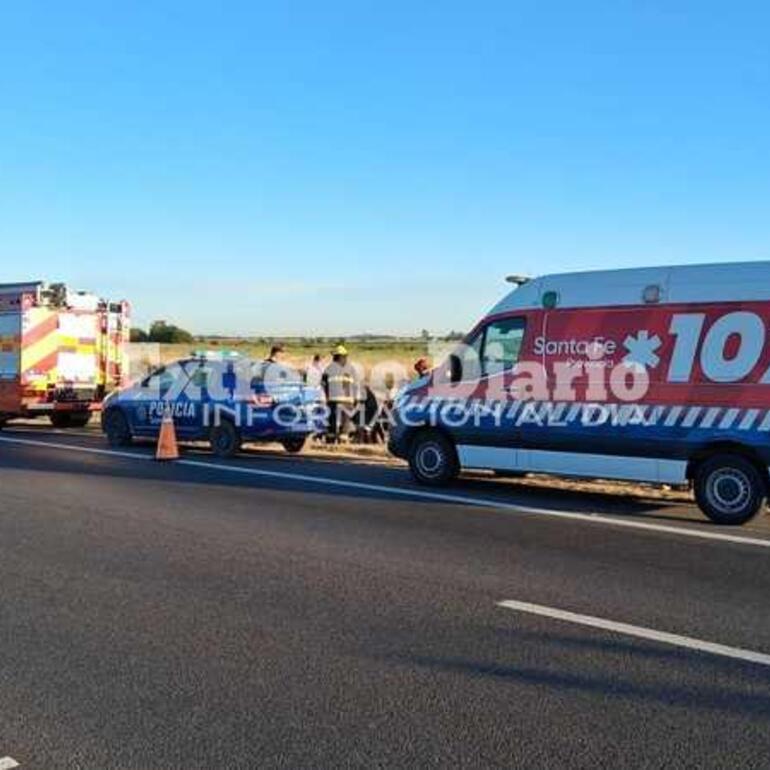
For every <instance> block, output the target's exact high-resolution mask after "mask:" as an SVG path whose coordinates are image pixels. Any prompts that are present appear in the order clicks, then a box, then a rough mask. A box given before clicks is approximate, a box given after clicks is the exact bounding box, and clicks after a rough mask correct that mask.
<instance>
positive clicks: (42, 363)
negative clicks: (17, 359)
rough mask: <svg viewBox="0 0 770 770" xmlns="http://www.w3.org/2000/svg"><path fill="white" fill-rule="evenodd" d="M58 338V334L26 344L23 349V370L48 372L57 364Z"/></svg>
mask: <svg viewBox="0 0 770 770" xmlns="http://www.w3.org/2000/svg"><path fill="white" fill-rule="evenodd" d="M58 350H59V348H58V340H57V339H56V334H51V335H49V336H48V337H45V338H44V339H42V340H40V341H39V342H37V343H35V344H34V345H31V346H28V347H27V346H25V347H23V348H22V351H21V368H22V371H23V372H28V371H31V370H33V369H34V370H35V371H39V372H47V371H49V370H50V369H52V368H54V367H55V366H56V362H57V358H58Z"/></svg>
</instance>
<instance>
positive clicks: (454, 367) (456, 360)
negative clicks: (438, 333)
mask: <svg viewBox="0 0 770 770" xmlns="http://www.w3.org/2000/svg"><path fill="white" fill-rule="evenodd" d="M447 363H448V364H449V381H450V382H460V381H461V380H462V378H463V362H462V361H461V360H460V356H458V355H456V354H455V353H452V354H450V356H449V358H448V359H447Z"/></svg>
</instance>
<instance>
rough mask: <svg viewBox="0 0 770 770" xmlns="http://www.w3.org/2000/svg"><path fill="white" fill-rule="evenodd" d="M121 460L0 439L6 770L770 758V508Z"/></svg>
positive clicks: (11, 433) (41, 438) (670, 763)
mask: <svg viewBox="0 0 770 770" xmlns="http://www.w3.org/2000/svg"><path fill="white" fill-rule="evenodd" d="M20 442H28V443H20ZM46 444H48V445H46ZM51 444H55V445H56V446H52V445H51ZM104 450H105V446H104V444H103V443H102V442H101V441H100V440H99V439H95V438H88V437H85V436H66V435H54V434H51V433H46V432H40V431H26V430H6V431H3V432H2V434H0V543H1V544H2V546H1V547H2V559H1V560H0V612H1V613H2V615H1V616H0V693H2V709H1V710H0V767H3V761H4V758H12V759H13V760H14V761H15V762H18V763H19V766H20V767H21V768H40V769H41V770H59V768H88V769H89V770H110V769H111V768H131V769H134V768H136V769H142V770H144V769H145V768H180V770H182V769H184V770H190V769H192V768H207V769H212V768H263V767H287V768H300V767H423V766H435V767H481V766H489V767H527V768H533V767H549V768H551V767H586V768H589V767H590V768H596V767H613V768H614V767H680V766H691V767H719V768H724V767H731V768H736V767H753V768H766V767H768V766H770V759H769V758H770V611H769V610H768V608H769V607H770V570H768V567H769V566H770V548H769V547H767V546H768V544H769V543H770V527H768V524H767V517H763V519H760V520H759V521H757V522H756V523H754V524H753V525H752V526H751V527H749V528H741V529H740V530H734V529H730V530H725V529H723V528H717V527H714V526H712V525H709V524H708V523H706V522H704V521H702V520H701V519H700V518H699V516H698V515H697V513H695V512H694V510H693V509H691V508H689V507H687V506H674V505H666V504H662V503H657V502H653V501H629V500H622V499H613V498H610V497H607V498H600V497H598V496H586V495H574V494H573V495H570V494H569V493H563V492H562V493H553V492H551V493H549V492H547V491H543V490H540V491H538V490H532V489H527V488H521V487H517V485H516V484H514V483H510V482H508V483H502V482H495V481H491V480H487V479H475V480H468V481H466V482H463V483H462V484H460V485H459V486H457V487H455V488H453V489H452V490H451V491H450V492H449V493H448V494H447V495H446V496H445V497H431V496H429V495H424V494H422V491H421V490H417V489H415V488H413V487H412V486H411V484H410V483H409V481H408V479H407V476H406V474H405V473H404V472H403V471H401V470H399V469H393V468H376V467H370V466H357V465H351V464H340V463H329V462H317V461H310V460H303V459H289V458H285V457H282V456H280V455H278V454H276V455H275V456H271V455H265V454H260V455H256V456H244V457H240V458H238V459H236V460H233V461H231V462H228V463H222V462H220V461H217V460H214V459H212V458H211V457H209V456H208V455H206V454H202V453H195V452H188V453H186V454H185V462H184V463H175V464H159V463H155V462H152V461H150V460H148V459H147V450H146V449H144V448H137V449H135V450H129V451H127V452H126V453H125V454H124V455H115V454H111V453H109V452H105V451H104ZM480 500H485V501H487V502H488V505H484V506H480V505H478V502H479V501H480ZM565 513H566V514H569V515H568V516H563V515H560V514H565ZM594 514H599V515H594ZM731 537H734V538H736V539H734V540H731V539H730V538H731ZM501 602H514V603H519V604H513V605H510V606H501V604H500V603H501ZM529 605H537V606H536V607H535V608H531V607H529ZM560 611H567V612H570V613H574V614H575V615H572V616H560V615H559V613H560ZM583 616H590V617H588V618H585V617H583ZM591 618H598V619H600V621H598V623H599V625H601V624H604V625H605V627H595V625H594V626H592V625H587V623H590V622H591ZM605 621H611V622H615V623H625V624H631V625H632V626H633V628H628V627H622V628H608V627H606V625H607V624H606V622H605ZM641 632H643V633H641ZM659 633H669V634H676V635H678V636H679V637H686V638H685V639H680V638H677V639H668V638H664V639H662V638H659V637H658V636H657V634H659ZM645 634H647V635H648V636H649V635H651V636H652V637H653V638H642V637H643V636H644V635H645ZM705 643H717V644H720V645H724V646H727V649H723V648H718V649H716V650H710V649H704V647H705ZM752 656H753V658H754V660H751V659H748V658H752ZM763 656H764V657H763ZM8 761H10V759H9V760H8ZM8 766H11V765H8Z"/></svg>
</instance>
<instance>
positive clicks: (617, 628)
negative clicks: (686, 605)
mask: <svg viewBox="0 0 770 770" xmlns="http://www.w3.org/2000/svg"><path fill="white" fill-rule="evenodd" d="M498 606H499V607H505V608H506V609H509V610H515V611H516V612H525V613H528V614H530V615H540V616H542V617H545V618H552V619H554V620H562V621H565V622H567V623H576V624H577V625H580V626H590V627H591V628H599V629H602V630H603V631H611V632H613V633H616V634H625V635H626V636H636V637H639V638H640V639H649V640H650V641H653V642H662V643H663V644H672V645H675V646H676V647H686V648H687V649H690V650H697V651H698V652H707V653H710V654H711V655H721V656H723V657H726V658H735V659H736V660H747V661H750V662H751V663H759V664H760V665H762V666H770V655H768V654H766V653H764V652H755V651H754V650H744V649H742V648H741V647H728V646H727V645H725V644H716V643H715V642H706V641H703V640H702V639H694V638H693V637H690V636H680V635H679V634H669V633H667V632H666V631H656V630H655V629H653V628H644V627H643V626H632V625H630V624H629V623H618V622H617V621H614V620H605V619H604V618H596V617H594V616H592V615H579V614H577V613H575V612H567V611H565V610H559V609H556V608H555V607H545V606H543V605H542V604H530V603H529V602H517V601H513V600H508V601H504V602H498Z"/></svg>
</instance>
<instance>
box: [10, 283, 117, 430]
mask: <svg viewBox="0 0 770 770" xmlns="http://www.w3.org/2000/svg"><path fill="white" fill-rule="evenodd" d="M128 339H129V306H128V303H126V302H107V301H105V300H102V299H100V298H99V297H97V296H95V295H94V294H90V293H87V292H75V291H72V290H71V289H69V288H68V287H67V286H65V285H64V284H60V283H58V284H46V283H43V282H42V281H34V282H30V283H11V284H0V426H2V424H4V423H5V422H7V421H8V420H9V419H13V418H19V417H21V418H29V417H38V416H47V417H48V418H49V419H50V420H51V422H52V423H53V424H54V425H55V426H56V427H68V426H80V425H85V424H86V423H87V422H88V420H89V419H90V416H91V413H92V412H93V411H94V410H97V409H99V406H100V404H101V401H102V399H103V398H104V396H105V395H106V394H107V393H108V392H109V391H110V390H112V389H113V388H116V387H119V386H120V384H121V382H122V380H123V376H124V372H125V371H126V361H125V355H126V345H127V343H128Z"/></svg>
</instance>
